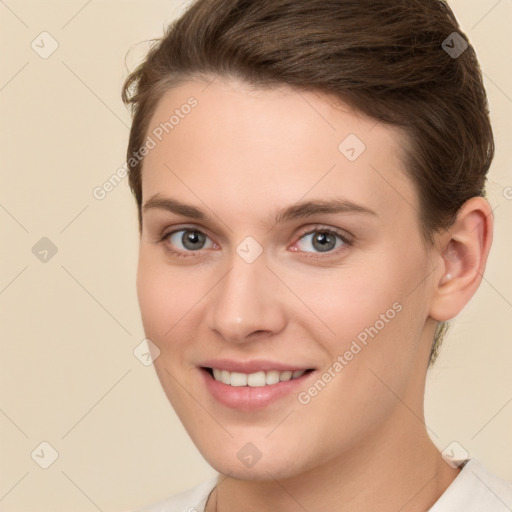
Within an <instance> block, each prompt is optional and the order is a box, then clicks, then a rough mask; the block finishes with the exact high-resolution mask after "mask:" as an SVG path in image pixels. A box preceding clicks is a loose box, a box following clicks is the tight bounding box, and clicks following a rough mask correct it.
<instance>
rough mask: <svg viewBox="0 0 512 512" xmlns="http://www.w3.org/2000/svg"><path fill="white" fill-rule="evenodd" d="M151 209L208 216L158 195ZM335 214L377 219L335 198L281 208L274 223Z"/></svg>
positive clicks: (145, 207)
mask: <svg viewBox="0 0 512 512" xmlns="http://www.w3.org/2000/svg"><path fill="white" fill-rule="evenodd" d="M151 209H161V210H166V211H168V212H170V213H174V214H176V215H182V216H183V217H189V218H191V219H198V220H203V219H207V218H208V214H207V213H206V212H205V210H202V209H201V208H198V207H196V206H192V205H188V204H185V203H182V202H180V201H178V200H176V199H172V198H170V197H162V196H160V195H159V194H155V195H154V196H153V197H151V198H150V199H148V200H147V201H146V202H145V203H144V205H143V207H142V210H143V211H144V212H146V211H148V210H151ZM335 213H363V214H367V215H374V216H376V217H378V214H377V213H376V212H375V211H373V210H371V209H370V208H368V207H366V206H363V205H360V204H357V203H354V202H352V201H350V200H348V199H344V198H337V199H329V200H311V201H303V202H301V203H297V204H293V205H291V206H288V207H286V208H283V209H282V210H279V211H278V212H277V214H276V217H275V223H276V224H279V223H282V222H286V221H290V220H294V219H303V218H306V217H312V216H314V215H318V214H335Z"/></svg>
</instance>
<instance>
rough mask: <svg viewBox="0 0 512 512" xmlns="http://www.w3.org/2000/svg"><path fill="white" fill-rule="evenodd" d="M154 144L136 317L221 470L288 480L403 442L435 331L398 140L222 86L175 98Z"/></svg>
mask: <svg viewBox="0 0 512 512" xmlns="http://www.w3.org/2000/svg"><path fill="white" fill-rule="evenodd" d="M187 105H188V106H187ZM173 115H174V118H171V116H173ZM165 123H167V125H166V124H165ZM147 135H148V137H150V138H151V140H152V142H150V143H148V147H150V146H151V148H150V149H149V151H148V152H147V155H146V157H145V160H144V169H143V176H142V191H143V211H142V218H143V225H142V235H141V240H140V254H139V267H138V277H137V288H138V297H139V304H140V308H141V313H142V320H143V325H144V329H145V333H146V336H147V338H149V339H150V340H151V341H152V343H154V345H156V347H158V350H159V351H160V353H159V356H158V357H157V358H156V359H155V361H154V365H155V368H156V371H157V374H158V377H159V379H160V381H161V384H162V386H163V388H164V390H165V392H166V394H167V396H168V398H169V400H170V402H171V404H172V406H173V407H174V409H175V411H176V412H177V414H178V416H179V417H180V419H181V421H182V422H183V424H184V426H185V428H186V430H187V431H188V433H189V435H190V436H191V438H192V440H193V441H194V443H195V444H196V446H197V447H198V448H199V450H200V451H201V453H202V454H203V456H204V457H205V458H206V460H207V461H208V462H209V463H210V464H211V465H212V466H213V467H214V468H215V469H217V470H218V471H220V472H221V473H224V474H229V473H230V474H231V476H233V477H238V478H245V479H258V478H262V479H263V478H268V473H270V474H272V475H273V476H275V477H280V478H286V477H291V476H293V475H298V474H300V473H303V472H305V471H308V470H310V469H312V468H314V467H317V466H319V465H321V464H324V463H327V462H328V461H331V460H333V459H335V458H336V457H342V456H349V454H350V452H351V451H354V450H356V449H357V447H358V446H361V445H362V443H364V442H366V441H369V440H371V439H376V436H379V435H382V433H383V432H384V431H386V432H391V431H393V432H396V435H400V428H401V427H400V419H399V417H400V416H399V413H398V408H397V399H396V396H401V397H406V398H407V399H408V400H409V402H408V403H411V404H413V403H417V404H418V407H420V406H421V403H422V399H423V385H424V379H425V372H426V364H427V359H428V351H429V348H430V343H431V335H432V332H427V328H426V323H427V325H428V322H427V320H428V298H429V297H428V289H429V288H428V282H429V280H428V275H429V271H430V268H429V257H428V253H427V251H426V249H425V247H424V245H423V242H422V239H421V235H420V228H419V222H418V214H417V211H418V197H417V193H416V190H415V188H414V186H413V185H412V183H411V182H410V180H409V178H408V177H407V175H406V173H405V169H404V165H403V144H404V143H405V142H404V139H403V138H402V137H401V135H400V133H399V132H398V131H396V130H395V129H394V128H391V127H389V126H384V125H382V124H380V123H377V122H376V121H375V120H373V119H369V118H366V117H364V116H362V115H360V114H357V113H355V112H353V111H352V110H351V109H349V107H348V106H346V105H344V104H343V103H340V102H339V101H338V102H333V101H330V100H329V98H327V97H326V96H322V95H318V94H315V93H313V92H300V93H299V92H296V91H293V90H292V89H289V88H286V87H282V88H279V89H272V90H269V89H250V88H249V87H248V86H247V85H244V84H242V83H240V82H236V81H234V80H229V81H223V80H221V79H219V78H217V79H216V80H214V81H213V82H212V83H211V84H210V85H208V86H207V84H206V83H204V82H200V81H188V82H184V83H182V84H181V85H180V86H178V87H176V88H174V89H172V90H170V91H168V92H167V93H166V94H165V95H164V96H163V97H162V99H161V100H160V102H159V104H158V107H157V109H156V111H155V113H154V116H153V118H152V120H151V123H150V127H149V130H148V133H147ZM148 141H149V139H148ZM363 144H364V146H363ZM290 376H291V378H290ZM390 390H393V392H391V391H390ZM393 424H395V426H396V429H395V430H393V429H391V428H388V427H390V426H392V425H393Z"/></svg>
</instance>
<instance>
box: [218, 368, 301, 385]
mask: <svg viewBox="0 0 512 512" xmlns="http://www.w3.org/2000/svg"><path fill="white" fill-rule="evenodd" d="M212 370H213V378H214V379H215V380H218V381H219V382H223V383H224V384H229V385H231V386H251V387H259V386H267V385H272V384H277V383H278V382H284V381H287V380H290V379H297V378H298V377H300V376H301V375H303V374H304V373H305V371H306V370H296V371H294V372H292V371H291V370H287V371H284V372H279V371H277V370H270V371H269V372H255V373H239V372H228V371H227V370H219V369H218V368H212Z"/></svg>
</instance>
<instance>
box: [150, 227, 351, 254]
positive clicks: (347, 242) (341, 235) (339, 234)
mask: <svg viewBox="0 0 512 512" xmlns="http://www.w3.org/2000/svg"><path fill="white" fill-rule="evenodd" d="M180 231H193V232H197V233H201V234H203V235H205V236H208V235H207V234H206V233H205V232H204V231H201V230H200V229H197V228H196V227H195V226H182V227H180V228H179V229H174V230H173V231H168V232H165V233H164V234H163V235H162V236H161V237H160V238H159V239H158V242H159V243H163V244H164V245H165V249H166V250H167V251H169V252H170V253H172V254H173V255H174V256H176V257H178V258H190V257H194V256H195V253H199V254H200V253H201V251H202V249H199V250H197V251H186V252H181V251H177V250H175V249H172V248H171V246H170V245H169V244H167V243H166V240H167V239H168V238H169V237H170V236H171V235H173V234H174V233H178V232H180ZM313 233H327V234H330V235H335V236H337V237H339V238H340V240H341V241H342V242H343V246H342V247H338V248H337V249H335V250H334V251H328V252H326V253H325V254H326V256H322V255H321V254H322V253H316V254H317V255H315V256H313V255H312V254H311V253H309V252H306V251H299V250H297V251H296V252H303V253H304V254H306V256H304V257H306V258H316V259H319V258H322V259H323V258H328V257H329V256H333V255H335V254H338V253H339V252H340V251H343V250H344V249H346V248H348V247H351V246H353V245H354V241H353V240H352V239H351V238H349V237H348V236H347V235H346V234H345V233H342V232H341V231H338V230H336V229H334V228H329V227H325V226H322V225H318V226H314V227H313V228H311V229H309V230H308V231H305V232H304V233H302V234H301V235H300V236H299V237H298V239H297V241H299V240H302V238H304V237H305V236H307V235H311V234H313ZM313 254H315V253H313Z"/></svg>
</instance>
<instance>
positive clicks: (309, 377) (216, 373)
mask: <svg viewBox="0 0 512 512" xmlns="http://www.w3.org/2000/svg"><path fill="white" fill-rule="evenodd" d="M233 366H238V367H237V368H236V369H237V370H240V369H242V368H240V366H241V365H233ZM259 366H260V368H261V365H259ZM265 366H266V365H265ZM273 366H274V365H272V366H270V365H269V366H267V368H265V369H264V370H262V369H257V371H254V370H255V369H254V368H250V369H248V371H250V370H252V371H251V372H250V373H247V372H241V371H230V370H226V369H225V368H222V369H221V368H216V367H215V366H213V365H212V366H201V367H199V368H198V369H199V370H200V374H201V375H202V377H203V379H202V380H203V382H204V385H205V391H206V392H207V393H208V394H209V396H211V397H212V398H213V399H214V400H215V402H217V403H218V404H219V405H221V406H224V407H227V408H229V409H232V410H233V409H235V410H238V411H240V412H245V413H247V412H251V411H258V410H263V409H266V408H267V407H270V406H271V405H272V404H274V403H279V404H280V406H279V407H280V408H281V407H282V405H283V400H293V399H294V398H295V399H297V397H298V394H299V393H300V390H301V389H305V388H306V387H307V386H308V385H311V382H312V381H313V380H314V379H315V375H316V374H317V373H318V372H316V371H315V370H314V369H312V368H309V369H298V368H293V369H292V368H290V369H285V368H284V367H282V368H279V369H272V367H273ZM279 410H280V409H279Z"/></svg>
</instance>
